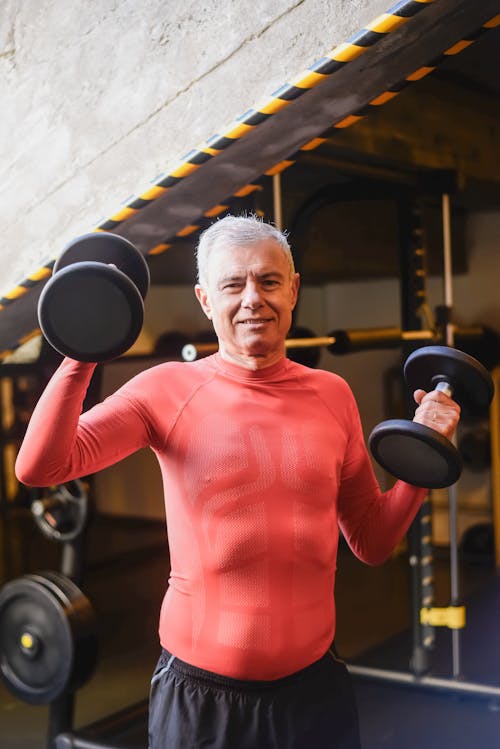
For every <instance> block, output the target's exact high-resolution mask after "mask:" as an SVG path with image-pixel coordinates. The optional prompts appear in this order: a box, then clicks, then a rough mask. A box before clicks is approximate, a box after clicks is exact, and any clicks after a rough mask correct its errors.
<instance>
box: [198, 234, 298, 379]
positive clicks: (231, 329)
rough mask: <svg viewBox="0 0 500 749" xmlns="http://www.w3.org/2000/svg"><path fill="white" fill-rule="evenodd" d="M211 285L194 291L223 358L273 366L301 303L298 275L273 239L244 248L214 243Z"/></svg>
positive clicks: (256, 366)
mask: <svg viewBox="0 0 500 749" xmlns="http://www.w3.org/2000/svg"><path fill="white" fill-rule="evenodd" d="M207 276H208V278H207V280H206V282H205V283H206V286H207V288H202V287H201V286H200V285H197V286H196V288H195V291H196V296H197V298H198V300H199V302H200V304H201V306H202V308H203V310H204V312H205V314H206V315H207V317H208V318H209V319H210V320H212V323H213V326H214V329H215V332H216V333H217V337H218V339H219V349H220V352H221V355H222V356H223V358H225V359H228V360H229V361H233V362H234V363H236V364H240V365H241V364H242V365H243V366H246V367H248V368H250V369H260V368H262V367H267V366H270V365H271V364H274V363H275V362H276V361H278V360H279V359H281V358H282V356H283V355H284V350H285V349H284V341H285V338H286V334H287V333H288V330H289V329H290V325H291V322H292V310H293V308H294V307H295V304H296V302H297V293H298V288H299V276H298V274H297V273H296V274H294V276H293V278H291V277H290V266H289V264H288V258H287V256H286V255H285V253H284V252H283V250H282V249H281V247H280V246H279V245H278V244H277V243H276V242H274V241H273V240H271V239H269V240H264V241H261V242H256V243H255V244H250V245H244V246H242V247H226V246H216V247H214V248H213V249H212V251H211V253H210V256H209V262H208V269H207Z"/></svg>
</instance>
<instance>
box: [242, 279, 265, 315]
mask: <svg viewBox="0 0 500 749" xmlns="http://www.w3.org/2000/svg"><path fill="white" fill-rule="evenodd" d="M241 304H242V306H243V307H249V308H250V309H254V308H255V307H259V306H260V305H261V304H262V295H261V293H260V289H259V285H258V284H257V283H255V282H254V281H248V282H247V284H246V286H245V288H244V290H243V297H242V300H241Z"/></svg>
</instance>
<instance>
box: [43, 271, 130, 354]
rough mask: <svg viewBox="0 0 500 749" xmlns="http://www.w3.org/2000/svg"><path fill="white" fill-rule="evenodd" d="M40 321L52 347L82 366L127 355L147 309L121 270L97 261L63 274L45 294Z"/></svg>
mask: <svg viewBox="0 0 500 749" xmlns="http://www.w3.org/2000/svg"><path fill="white" fill-rule="evenodd" d="M38 320H39V324H40V327H41V329H42V332H43V334H44V336H45V337H46V339H47V340H48V341H49V343H50V344H51V346H53V348H55V349H56V351H59V353H60V354H63V355H64V356H69V357H70V358H72V359H76V360H78V361H88V362H95V361H106V360H110V359H114V358H115V357H117V356H120V355H121V354H123V353H125V351H127V350H128V349H129V348H130V346H132V344H133V343H134V342H135V341H136V339H137V337H138V335H139V333H140V331H141V328H142V325H143V321H144V303H143V301H142V297H141V295H140V294H139V292H138V290H137V288H136V286H135V285H134V284H133V282H132V281H131V280H130V279H129V278H128V276H126V275H125V274H124V273H122V272H121V271H119V270H116V269H115V268H112V267H110V266H108V265H104V264H102V263H96V262H92V261H88V262H82V263H77V264H76V265H72V266H68V267H66V268H63V269H62V270H60V271H59V272H58V273H57V274H56V275H54V276H53V277H52V278H51V279H50V280H49V281H48V283H47V284H46V286H45V288H44V289H43V291H42V293H41V295H40V299H39V302H38Z"/></svg>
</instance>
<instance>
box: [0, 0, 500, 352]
mask: <svg viewBox="0 0 500 749" xmlns="http://www.w3.org/2000/svg"><path fill="white" fill-rule="evenodd" d="M499 12H500V3H499V2H498V0H481V2H480V3H479V2H470V0H414V1H413V0H406V1H404V2H400V3H398V4H397V5H395V6H393V8H391V9H390V10H388V12H387V15H386V16H384V17H380V18H379V19H376V21H375V22H374V24H373V27H372V28H370V27H368V28H367V29H363V30H362V31H361V32H360V33H359V34H358V35H357V36H355V37H352V38H351V39H350V40H348V41H347V42H346V44H345V45H340V47H337V48H336V49H335V50H333V51H332V52H331V53H329V54H328V55H327V56H325V57H321V58H319V60H318V62H317V64H316V65H314V66H311V68H310V69H309V70H308V71H304V73H302V74H301V75H300V76H298V77H297V78H296V79H295V80H294V81H292V82H291V83H286V84H285V85H284V86H283V87H282V88H281V89H279V90H278V91H277V92H275V94H274V95H273V98H272V99H271V100H269V101H268V102H264V103H261V104H259V105H257V106H256V107H255V108H252V109H249V110H248V111H247V112H246V113H244V114H243V115H242V116H241V118H240V119H239V121H238V122H236V123H235V125H234V128H233V131H232V132H226V133H222V134H221V135H216V136H215V137H214V138H211V139H210V140H209V141H207V142H206V143H205V144H203V145H202V147H199V148H197V149H194V150H193V151H192V152H191V153H190V154H187V155H186V157H185V159H184V160H183V162H182V163H181V164H180V165H179V167H178V169H177V170H176V171H175V172H173V173H171V174H169V175H160V177H158V178H156V180H155V181H154V182H153V183H152V185H151V190H150V191H148V193H147V194H143V195H140V196H138V197H136V198H134V199H132V200H131V201H130V202H129V203H128V204H127V205H126V206H123V207H122V208H121V209H120V210H119V211H117V213H116V214H114V215H113V216H111V217H109V219H107V220H105V221H103V222H102V223H101V224H100V227H98V228H100V230H104V231H113V232H114V233H116V234H120V235H122V236H124V237H126V238H127V239H129V240H131V241H132V242H133V243H134V244H135V245H136V246H137V247H138V248H139V249H140V250H141V251H142V252H143V253H144V254H145V255H146V256H149V257H150V258H151V266H152V271H153V277H152V281H153V283H155V267H156V268H159V267H160V265H161V264H162V263H163V262H165V263H168V262H169V260H168V257H169V254H170V253H169V249H170V248H171V247H172V246H175V245H176V244H177V245H180V246H181V247H182V241H183V237H189V236H192V235H193V233H195V232H196V231H198V230H199V228H200V227H203V226H204V225H206V224H207V223H208V222H209V221H210V220H212V219H213V217H214V216H216V215H220V213H222V212H223V211H224V210H226V208H227V206H228V205H230V201H231V199H232V198H233V199H234V196H240V198H238V197H236V200H238V199H242V196H243V197H244V196H245V195H248V194H250V193H251V191H252V189H253V187H254V186H255V185H256V183H257V181H258V180H259V178H260V177H261V176H262V175H265V174H268V175H269V174H272V173H273V172H275V171H279V170H280V169H284V168H286V167H287V166H289V165H290V164H293V163H294V160H295V159H296V158H297V157H298V155H299V154H300V153H303V152H304V151H310V150H313V149H315V148H316V147H317V146H318V145H319V144H320V143H321V141H318V140H317V139H318V138H319V137H327V135H328V133H329V132H331V131H332V129H336V128H337V129H342V128H344V127H347V126H349V125H351V124H355V122H356V121H357V120H358V119H359V118H360V117H363V116H366V115H367V114H369V111H370V109H371V108H374V107H379V106H382V105H383V104H384V103H385V102H386V101H389V100H390V99H391V98H392V97H393V96H395V95H396V94H397V93H399V92H402V91H403V89H404V88H406V87H407V86H409V85H412V84H415V85H418V80H419V79H421V78H422V77H424V76H425V75H427V74H428V73H430V72H432V71H433V70H435V69H437V68H447V69H449V70H450V71H452V72H453V74H455V75H460V76H462V77H465V78H467V79H468V80H471V81H472V82H474V84H476V85H480V86H482V87H484V88H486V89H488V90H489V91H490V92H491V93H492V95H500V84H499V82H498V76H497V73H496V71H497V70H498V57H499V52H498V50H499V47H500V45H499V44H498V42H499V34H500V32H499V29H498V19H496V20H495V21H492V20H491V19H493V18H494V17H495V16H496V15H497V14H498V13H499ZM402 95H404V94H402ZM49 275H50V266H47V267H46V268H42V269H33V274H32V276H30V277H29V278H27V279H26V280H25V281H24V282H22V283H21V284H20V286H19V287H18V288H17V289H15V290H13V293H12V295H8V296H6V297H4V298H3V299H2V300H0V305H1V306H2V309H1V310H0V352H3V354H2V353H0V356H2V358H5V356H6V355H8V353H9V352H10V351H12V350H14V349H15V348H16V347H17V346H18V345H19V343H20V342H21V341H22V340H23V338H24V337H26V336H29V335H30V334H31V332H32V331H33V330H35V329H36V328H37V318H36V305H37V301H38V296H39V294H40V291H41V289H42V286H43V283H44V281H45V280H46V279H47V278H48V276H49ZM162 275H163V274H162Z"/></svg>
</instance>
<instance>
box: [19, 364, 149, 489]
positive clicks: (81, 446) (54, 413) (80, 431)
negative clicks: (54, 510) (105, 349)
mask: <svg viewBox="0 0 500 749" xmlns="http://www.w3.org/2000/svg"><path fill="white" fill-rule="evenodd" d="M95 366H96V365H95V364H89V363H83V362H76V361H73V360H72V359H64V360H63V362H62V364H61V365H60V366H59V368H58V369H57V371H56V372H55V373H54V375H53V376H52V378H51V380H50V381H49V383H48V385H47V387H46V388H45V390H44V392H43V393H42V395H41V397H40V399H39V401H38V403H37V405H36V406H35V409H34V411H33V414H32V416H31V419H30V422H29V425H28V429H27V431H26V435H25V437H24V440H23V443H22V445H21V448H20V450H19V453H18V456H17V460H16V466H15V471H16V476H17V478H18V479H19V481H21V482H22V483H24V484H26V485H28V486H51V485H53V484H57V483H63V482H65V481H70V480H72V479H75V478H79V477H81V476H86V475H88V474H90V473H94V472H96V471H99V470H101V469H103V468H106V467H107V466H109V465H112V464H113V463H116V462H118V461H119V460H121V459H122V458H125V457H126V456H127V455H130V454H131V453H133V452H135V451H136V450H138V449H140V448H141V447H145V446H146V445H148V444H150V442H151V434H150V427H149V425H148V423H147V419H145V418H144V415H143V414H142V413H141V409H140V408H139V407H138V404H136V403H135V402H134V401H133V400H132V399H129V398H127V397H126V396H124V395H123V394H122V395H120V391H118V392H117V393H115V394H114V395H112V396H110V397H109V398H107V399H106V400H105V401H103V403H100V404H98V405H96V406H94V407H93V408H91V409H89V410H88V411H86V412H85V413H84V414H82V413H81V412H82V406H83V401H84V399H85V395H86V392H87V388H88V386H89V383H90V380H91V377H92V374H93V372H94V369H95Z"/></svg>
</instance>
